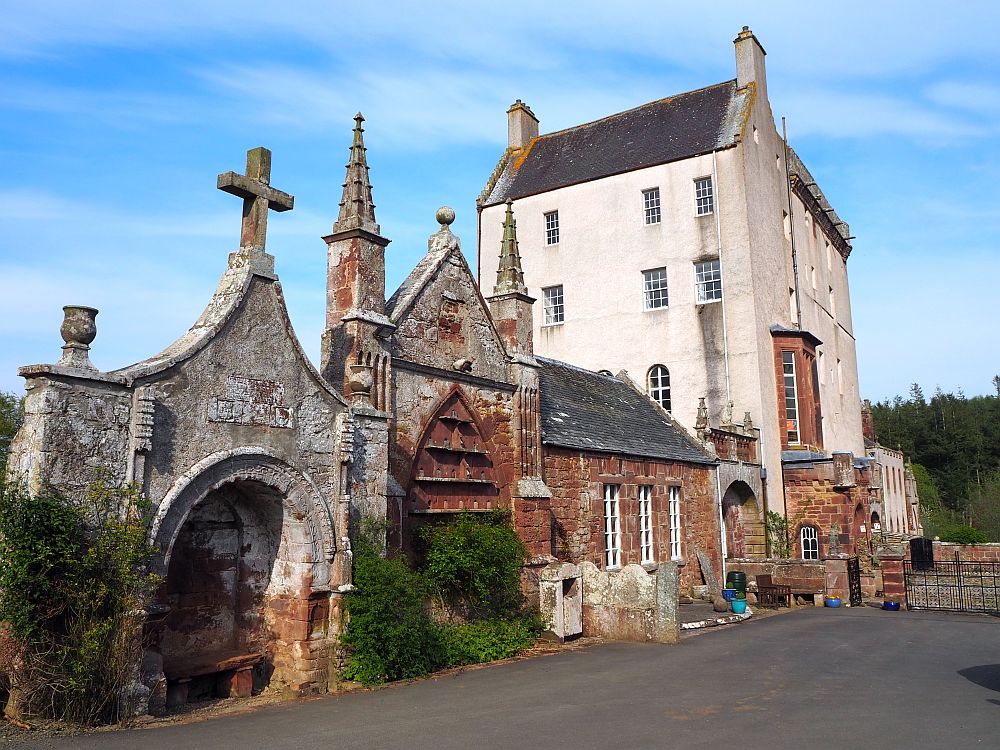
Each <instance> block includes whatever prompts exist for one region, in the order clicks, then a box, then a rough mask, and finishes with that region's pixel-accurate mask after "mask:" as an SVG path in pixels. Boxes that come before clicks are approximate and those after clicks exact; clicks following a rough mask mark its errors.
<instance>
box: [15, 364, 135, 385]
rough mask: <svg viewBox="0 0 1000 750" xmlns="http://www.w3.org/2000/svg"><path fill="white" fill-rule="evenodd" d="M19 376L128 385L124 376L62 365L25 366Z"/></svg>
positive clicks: (18, 371) (19, 370) (19, 369)
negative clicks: (52, 377) (51, 377)
mask: <svg viewBox="0 0 1000 750" xmlns="http://www.w3.org/2000/svg"><path fill="white" fill-rule="evenodd" d="M17 374H18V375H20V376H21V377H22V378H39V377H49V376H54V377H58V378H73V379H75V380H93V381H96V382H98V383H111V384H113V385H120V386H125V385H127V382H126V379H125V376H124V375H115V374H112V373H107V372H100V371H99V370H88V369H83V368H79V367H65V366H62V365H25V366H24V367H20V368H18V370H17Z"/></svg>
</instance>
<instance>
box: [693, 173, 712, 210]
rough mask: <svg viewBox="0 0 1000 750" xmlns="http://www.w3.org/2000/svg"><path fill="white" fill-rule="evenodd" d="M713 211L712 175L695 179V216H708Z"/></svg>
mask: <svg viewBox="0 0 1000 750" xmlns="http://www.w3.org/2000/svg"><path fill="white" fill-rule="evenodd" d="M714 211H715V190H714V188H713V186H712V175H705V176H704V177H696V178H695V181H694V213H695V216H708V215H709V214H711V213H713V212H714Z"/></svg>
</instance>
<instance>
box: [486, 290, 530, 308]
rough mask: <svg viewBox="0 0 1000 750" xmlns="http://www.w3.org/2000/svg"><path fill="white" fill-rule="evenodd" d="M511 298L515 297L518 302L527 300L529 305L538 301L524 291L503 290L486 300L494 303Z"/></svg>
mask: <svg viewBox="0 0 1000 750" xmlns="http://www.w3.org/2000/svg"><path fill="white" fill-rule="evenodd" d="M509 299H514V300H517V301H518V302H526V303H527V304H529V305H533V304H534V303H535V302H537V300H536V299H535V298H534V297H529V296H528V295H527V294H524V293H522V292H501V293H500V294H494V295H493V296H492V297H487V298H486V301H487V302H489V303H491V304H492V303H494V302H506V301H507V300H509Z"/></svg>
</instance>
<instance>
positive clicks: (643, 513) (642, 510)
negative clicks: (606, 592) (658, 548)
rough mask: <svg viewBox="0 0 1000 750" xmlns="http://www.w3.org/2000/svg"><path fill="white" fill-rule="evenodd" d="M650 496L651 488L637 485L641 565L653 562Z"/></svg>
mask: <svg viewBox="0 0 1000 750" xmlns="http://www.w3.org/2000/svg"><path fill="white" fill-rule="evenodd" d="M652 494H653V488H652V487H650V486H649V485H645V484H641V485H639V551H640V561H639V562H640V563H641V564H642V565H648V564H649V563H651V562H653V508H652V502H651V501H652Z"/></svg>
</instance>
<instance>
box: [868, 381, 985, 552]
mask: <svg viewBox="0 0 1000 750" xmlns="http://www.w3.org/2000/svg"><path fill="white" fill-rule="evenodd" d="M993 385H994V386H995V387H996V389H997V395H996V396H992V395H991V396H974V397H972V398H966V396H965V395H964V394H963V393H962V392H961V391H959V392H958V393H957V394H955V393H944V392H943V391H941V389H940V388H938V389H937V390H936V391H935V392H934V395H933V396H931V398H930V399H927V398H926V397H925V396H924V391H923V389H922V388H921V387H920V386H919V385H917V384H916V383H914V384H913V385H912V386H911V388H910V393H909V396H908V398H905V399H904V398H903V397H902V396H897V397H896V398H894V399H892V400H891V401H883V402H881V403H878V404H875V405H873V406H872V416H873V418H874V421H875V433H876V436H877V438H878V441H879V442H880V443H882V444H883V445H885V446H887V447H890V448H900V449H902V451H903V452H904V453H905V454H906V455H907V457H909V458H910V460H912V462H913V473H914V475H915V477H916V479H917V489H918V492H919V493H920V505H921V512H922V514H923V519H924V533H925V534H927V535H928V536H941V537H942V538H947V537H948V536H951V535H952V534H953V533H954V532H955V529H956V527H959V526H971V527H974V528H975V529H977V530H978V531H980V532H981V533H982V534H985V536H986V537H987V538H988V539H989V541H994V542H998V541H1000V375H998V376H996V377H994V378H993Z"/></svg>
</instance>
